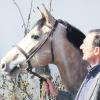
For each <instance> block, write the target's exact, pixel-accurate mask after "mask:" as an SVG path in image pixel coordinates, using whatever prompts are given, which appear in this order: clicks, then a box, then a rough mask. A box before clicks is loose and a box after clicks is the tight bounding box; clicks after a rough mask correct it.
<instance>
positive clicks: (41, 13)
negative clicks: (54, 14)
mask: <svg viewBox="0 0 100 100" xmlns="http://www.w3.org/2000/svg"><path fill="white" fill-rule="evenodd" d="M37 9H38V10H39V12H40V15H41V16H42V18H44V17H45V16H44V14H43V12H42V11H41V10H40V8H39V7H38V6H37Z"/></svg>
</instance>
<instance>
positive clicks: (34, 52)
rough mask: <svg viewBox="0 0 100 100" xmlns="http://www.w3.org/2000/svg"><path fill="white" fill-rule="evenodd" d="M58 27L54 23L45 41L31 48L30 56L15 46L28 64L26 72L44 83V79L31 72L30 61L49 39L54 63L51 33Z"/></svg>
mask: <svg viewBox="0 0 100 100" xmlns="http://www.w3.org/2000/svg"><path fill="white" fill-rule="evenodd" d="M57 25H58V21H57V20H56V21H55V24H54V27H53V29H52V30H51V32H50V33H49V34H47V35H46V37H45V39H44V40H43V41H40V42H39V43H38V45H36V47H34V48H32V51H31V53H30V54H27V53H26V52H25V51H24V50H23V49H22V48H21V47H19V46H18V45H17V46H16V47H17V49H18V50H19V51H20V52H21V53H22V54H23V55H24V56H25V58H26V62H27V63H28V68H27V71H28V72H30V73H31V74H34V75H35V76H37V77H39V78H40V79H42V80H44V81H46V79H45V78H44V77H42V76H40V75H39V74H37V73H35V72H33V71H32V65H31V62H30V59H31V58H32V57H33V56H34V55H35V54H36V53H37V52H38V51H39V50H40V49H41V47H42V46H43V45H44V44H45V42H46V41H47V40H48V39H49V37H50V36H51V37H50V43H51V55H52V62H54V52H53V33H54V31H55V29H56V27H57Z"/></svg>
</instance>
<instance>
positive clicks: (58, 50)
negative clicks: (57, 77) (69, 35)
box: [54, 32, 86, 90]
mask: <svg viewBox="0 0 100 100" xmlns="http://www.w3.org/2000/svg"><path fill="white" fill-rule="evenodd" d="M57 34H58V35H57V37H56V38H55V39H54V46H55V47H54V56H55V64H56V65H57V66H58V69H59V71H60V74H61V77H62V80H63V82H64V83H65V86H66V88H67V89H69V90H70V89H73V88H76V87H78V86H79V85H80V84H81V82H82V80H83V77H84V74H85V72H86V70H85V69H86V67H84V65H85V64H84V63H83V61H82V59H81V55H80V52H79V51H78V50H77V49H76V48H74V46H73V45H72V44H71V43H69V42H68V41H67V39H66V37H65V36H64V35H63V34H64V33H63V32H62V33H61V34H59V33H57Z"/></svg>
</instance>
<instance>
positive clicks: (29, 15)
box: [24, 0, 33, 35]
mask: <svg viewBox="0 0 100 100" xmlns="http://www.w3.org/2000/svg"><path fill="white" fill-rule="evenodd" d="M32 4H33V0H31V7H30V11H29V14H28V21H27V26H26V28H25V33H24V34H25V35H26V34H27V33H28V28H29V23H30V19H31V12H32V7H33V5H32Z"/></svg>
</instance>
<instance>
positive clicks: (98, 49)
mask: <svg viewBox="0 0 100 100" xmlns="http://www.w3.org/2000/svg"><path fill="white" fill-rule="evenodd" d="M94 54H95V55H100V47H95V49H94Z"/></svg>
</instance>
